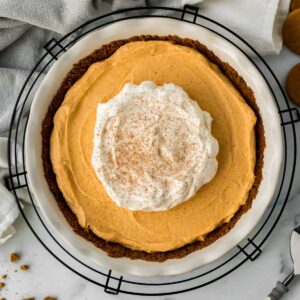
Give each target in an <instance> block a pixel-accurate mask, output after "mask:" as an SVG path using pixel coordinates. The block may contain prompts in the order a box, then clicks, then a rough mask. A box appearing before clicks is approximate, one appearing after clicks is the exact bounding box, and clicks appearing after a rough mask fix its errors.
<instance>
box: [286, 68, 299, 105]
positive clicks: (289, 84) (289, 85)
mask: <svg viewBox="0 0 300 300" xmlns="http://www.w3.org/2000/svg"><path fill="white" fill-rule="evenodd" d="M285 88H286V91H287V94H288V96H289V98H290V99H291V101H293V102H294V103H295V104H296V105H298V106H300V63H298V64H296V65H295V66H294V67H293V68H292V69H291V70H290V71H289V73H288V75H287V78H286V81H285Z"/></svg>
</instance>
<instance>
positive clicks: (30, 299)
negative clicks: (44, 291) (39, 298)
mask: <svg viewBox="0 0 300 300" xmlns="http://www.w3.org/2000/svg"><path fill="white" fill-rule="evenodd" d="M22 300H35V298H34V297H31V298H23V299H22Z"/></svg>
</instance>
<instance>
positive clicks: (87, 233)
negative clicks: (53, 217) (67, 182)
mask: <svg viewBox="0 0 300 300" xmlns="http://www.w3.org/2000/svg"><path fill="white" fill-rule="evenodd" d="M135 41H169V42H172V43H174V44H177V45H182V46H186V47H190V48H193V49H195V50H197V51H198V52H200V53H201V54H203V55H204V56H206V57H207V58H208V59H209V60H210V61H211V62H212V63H214V64H216V65H217V66H218V67H219V68H220V70H221V71H222V72H223V74H224V75H225V76H226V77H227V78H228V79H229V80H230V81H231V82H232V84H233V85H234V86H235V87H236V89H237V90H238V91H239V92H240V93H241V95H242V96H243V98H244V99H245V101H246V102H247V104H248V105H249V106H250V107H251V108H252V110H253V111H254V113H255V115H256V118H257V122H256V125H255V135H256V165H255V170H254V174H255V180H254V183H253V186H252V188H251V190H250V192H249V196H248V199H247V201H246V203H245V204H244V205H242V206H241V207H240V209H239V210H238V211H237V213H236V214H235V215H234V216H233V218H232V219H231V220H230V222H228V223H225V224H222V225H221V226H220V227H218V228H216V229H215V230H214V231H212V232H210V233H209V234H208V235H207V236H206V239H205V240H204V241H197V242H193V243H191V244H188V245H185V246H183V247H181V248H178V249H175V250H172V251H167V252H153V253H147V252H144V251H139V250H131V249H129V248H126V247H124V246H123V245H121V244H118V243H112V242H108V241H106V240H104V239H102V238H100V237H98V236H96V235H95V234H94V233H93V232H92V231H91V230H87V229H84V228H82V227H81V226H80V225H79V223H78V221H77V218H76V216H75V215H74V214H73V212H72V211H71V209H70V208H69V206H68V204H67V203H66V201H65V199H64V197H63V195H62V193H61V191H60V189H59V187H58V185H57V182H56V177H55V174H54V171H53V169H52V163H51V160H50V136H51V132H52V129H53V117H54V115H55V113H56V111H57V110H58V108H59V107H60V105H61V104H62V102H63V100H64V97H65V95H66V93H67V91H68V90H69V89H70V88H71V86H72V85H73V84H74V83H75V82H76V81H77V80H78V79H80V78H81V77H82V76H83V75H84V73H85V72H86V71H87V69H88V68H89V66H90V65H92V64H93V63H95V62H98V61H102V60H105V59H107V58H108V57H110V56H111V55H112V54H113V53H114V52H115V51H116V50H118V49H119V48H120V47H121V46H123V45H125V44H127V43H130V42H135ZM41 134H42V159H43V167H44V175H45V178H46V181H47V183H48V185H49V188H50V190H51V192H52V193H53V195H54V197H55V199H56V201H57V204H58V206H59V208H60V210H61V211H62V213H63V215H64V217H65V218H66V220H67V221H68V223H69V225H70V226H71V227H72V228H73V230H74V232H75V233H76V234H78V235H80V236H81V237H83V238H85V239H86V240H88V241H90V242H92V243H93V244H94V245H95V246H96V247H98V248H101V249H102V250H104V251H105V252H106V253H107V254H108V255H109V256H111V257H128V258H131V259H143V260H147V261H157V262H163V261H165V260H167V259H174V258H182V257H184V256H186V255H187V254H189V253H192V252H194V251H196V250H199V249H202V248H204V247H207V246H209V245H210V244H212V243H213V242H215V241H216V240H217V239H219V238H220V237H222V236H224V235H225V234H226V233H228V232H229V231H230V230H231V229H232V228H233V227H234V225H235V224H236V223H237V221H238V220H239V218H240V217H241V216H242V215H243V214H244V213H245V212H247V211H248V210H249V209H250V208H251V205H252V201H253V200H254V199H255V197H256V195H257V191H258V188H259V185H260V183H261V180H262V167H263V162H264V148H265V136H264V128H263V122H262V118H261V116H260V113H259V108H258V106H257V104H256V101H255V96H254V93H253V91H252V90H251V89H250V88H249V87H248V86H247V84H246V82H245V81H244V79H243V78H242V77H241V76H240V75H239V74H238V73H237V72H236V71H235V70H234V69H233V68H232V67H231V66H230V65H229V64H228V63H225V62H223V61H222V60H221V59H220V58H218V57H217V56H216V55H215V54H214V53H213V52H212V51H210V50H209V49H208V48H207V47H206V46H204V45H203V44H201V43H199V42H198V41H194V40H191V39H187V38H185V39H183V38H180V37H178V36H174V35H170V36H156V35H142V36H135V37H132V38H129V39H125V40H118V41H113V42H111V43H109V44H107V45H104V46H102V47H101V48H100V49H97V50H95V51H94V52H93V53H92V54H90V55H88V56H87V57H85V58H83V59H81V60H80V61H79V62H78V63H76V64H75V65H74V66H73V68H72V69H71V71H70V72H69V73H68V74H67V76H66V78H65V79H64V80H63V82H62V84H61V86H60V88H59V89H58V91H57V93H56V95H55V96H54V98H53V100H52V102H51V104H50V105H49V108H48V111H47V113H46V116H45V119H44V121H43V124H42V132H41Z"/></svg>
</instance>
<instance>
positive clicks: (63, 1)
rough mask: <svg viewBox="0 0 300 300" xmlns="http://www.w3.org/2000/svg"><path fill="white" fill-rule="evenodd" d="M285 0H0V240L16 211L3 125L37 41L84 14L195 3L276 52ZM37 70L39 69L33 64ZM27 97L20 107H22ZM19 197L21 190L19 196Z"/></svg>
mask: <svg viewBox="0 0 300 300" xmlns="http://www.w3.org/2000/svg"><path fill="white" fill-rule="evenodd" d="M289 2H290V0H265V1H260V0H244V1H240V0H203V1H201V0H115V1H108V0H72V1H69V0H52V1H39V0H23V1H19V0H10V1H0V35H1V39H0V116H1V118H0V136H2V137H0V244H1V242H4V241H6V240H7V239H8V238H9V237H10V236H12V235H13V233H14V229H13V227H12V224H13V222H14V220H15V219H16V217H17V216H18V209H17V207H16V203H15V200H14V197H13V195H12V194H11V193H10V192H9V191H8V190H7V189H6V188H5V187H4V185H3V178H4V175H5V174H8V165H7V154H6V148H7V138H5V137H4V136H6V135H7V130H8V128H9V122H10V118H11V115H12V111H13V107H14V104H15V101H16V99H17V95H18V92H19V90H20V89H21V87H22V85H23V83H24V81H25V78H26V77H27V76H28V74H29V72H30V70H31V69H32V68H33V66H34V65H35V64H36V62H37V60H38V59H39V58H40V57H41V55H42V54H44V50H43V45H45V43H46V42H47V41H48V40H49V39H50V38H52V37H55V38H60V37H61V35H63V34H66V33H67V32H69V31H70V30H72V29H73V28H75V27H76V26H78V25H80V24H81V23H83V22H84V21H86V20H88V19H89V18H92V17H95V16H97V15H100V14H105V13H108V12H110V11H111V10H112V9H113V10H116V9H122V8H127V7H138V6H145V5H148V6H172V7H183V6H184V5H185V4H191V5H198V6H199V8H200V10H199V12H200V13H201V14H203V15H206V16H209V17H211V18H213V19H215V20H217V21H219V22H220V23H222V24H224V25H226V26H228V27H229V28H231V29H232V30H234V31H235V32H236V33H238V34H239V35H241V36H242V37H244V38H245V39H246V40H247V41H248V42H249V43H250V44H252V45H253V46H254V47H255V48H256V49H257V50H258V51H259V52H260V53H261V54H269V53H272V54H274V53H278V52H279V51H280V49H281V46H282V38H281V34H280V32H281V26H282V23H283V20H284V18H285V16H286V14H287V12H288V7H289ZM36 71H37V72H39V71H40V70H39V69H37V70H36ZM29 107H30V101H29V102H28V103H27V105H26V107H25V111H28V110H29ZM24 197H25V196H24Z"/></svg>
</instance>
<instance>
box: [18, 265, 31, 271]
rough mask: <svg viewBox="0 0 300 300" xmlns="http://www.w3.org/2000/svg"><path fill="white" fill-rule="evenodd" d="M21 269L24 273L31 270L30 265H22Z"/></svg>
mask: <svg viewBox="0 0 300 300" xmlns="http://www.w3.org/2000/svg"><path fill="white" fill-rule="evenodd" d="M20 269H21V270H23V271H27V270H28V269H29V266H28V265H22V266H21V267H20Z"/></svg>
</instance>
